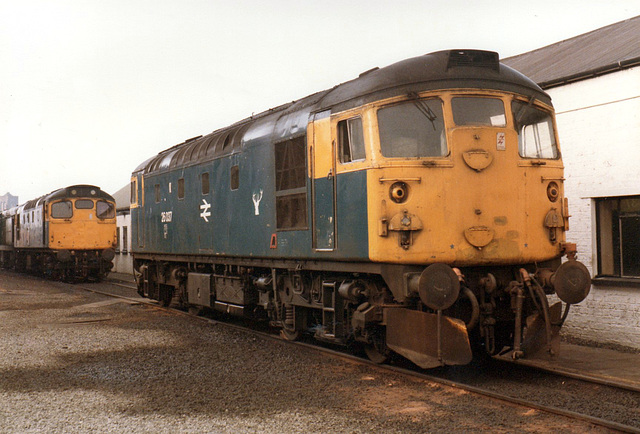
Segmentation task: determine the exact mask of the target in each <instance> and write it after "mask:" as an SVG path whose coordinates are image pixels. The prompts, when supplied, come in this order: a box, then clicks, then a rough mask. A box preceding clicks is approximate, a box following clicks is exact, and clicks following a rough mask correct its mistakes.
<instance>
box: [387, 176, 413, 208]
mask: <svg viewBox="0 0 640 434" xmlns="http://www.w3.org/2000/svg"><path fill="white" fill-rule="evenodd" d="M389 196H390V197H391V200H392V201H394V202H395V203H403V202H405V201H406V200H407V197H408V196H409V187H408V186H407V184H405V183H404V182H402V181H398V182H394V183H393V184H391V187H390V188H389Z"/></svg>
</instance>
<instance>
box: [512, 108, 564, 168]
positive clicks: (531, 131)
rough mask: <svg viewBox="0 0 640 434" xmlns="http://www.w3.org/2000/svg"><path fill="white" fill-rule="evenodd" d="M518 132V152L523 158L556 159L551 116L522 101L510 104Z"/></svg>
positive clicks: (556, 149)
mask: <svg viewBox="0 0 640 434" xmlns="http://www.w3.org/2000/svg"><path fill="white" fill-rule="evenodd" d="M511 110H512V112H513V121H514V123H515V127H516V131H518V151H519V153H520V156H521V157H523V158H547V159H556V158H558V147H557V145H556V136H555V134H554V130H553V120H552V119H551V115H550V114H549V113H547V112H545V111H542V110H540V109H538V108H536V107H534V106H532V105H530V104H527V103H525V102H523V101H513V103H512V104H511Z"/></svg>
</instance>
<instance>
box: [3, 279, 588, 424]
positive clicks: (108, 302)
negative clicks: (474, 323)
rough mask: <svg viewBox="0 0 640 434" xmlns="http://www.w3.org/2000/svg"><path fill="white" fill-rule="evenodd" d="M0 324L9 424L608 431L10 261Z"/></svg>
mask: <svg viewBox="0 0 640 434" xmlns="http://www.w3.org/2000/svg"><path fill="white" fill-rule="evenodd" d="M82 286H87V285H86V284H83V285H82ZM91 286H93V287H94V288H96V289H103V288H106V287H108V286H109V284H108V283H102V284H92V285H91ZM119 291H120V292H122V291H123V290H122V288H120V289H119ZM129 295H131V296H133V295H135V291H130V294H129ZM0 330H1V331H0V433H35V432H38V433H39V432H46V433H89V432H91V433H94V432H116V433H123V432H127V433H128V432H135V433H243V432H246V433H255V432H259V433H292V432H296V433H328V432H349V433H369V432H385V433H406V432H447V433H448V432H471V431H492V432H514V431H522V432H551V431H553V432H581V433H582V432H585V431H587V432H601V431H600V430H598V429H595V428H593V427H590V426H585V425H582V424H576V423H575V422H572V421H569V420H567V419H564V418H561V417H556V416H550V415H547V414H542V413H539V412H537V411H534V410H529V409H526V408H523V407H518V406H512V405H507V404H505V403H503V402H500V401H495V400H492V399H488V398H485V397H481V396H477V395H475V394H470V393H467V392H463V391H460V390H457V389H452V388H448V387H445V386H442V385H438V384H435V383H429V382H425V381H423V380H418V379H413V378H408V377H405V376H402V375H399V374H392V373H388V372H385V371H382V370H379V369H377V368H375V367H370V366H365V365H361V364H358V363H356V362H351V361H345V360H344V359H342V358H338V357H334V356H331V355H325V354H320V353H318V352H316V351H314V350H312V349H308V348H303V347H295V346H292V345H288V344H286V343H283V342H277V341H274V340H272V339H266V338H261V337H257V336H255V335H252V334H249V333H246V332H243V331H240V330H235V329H230V328H227V327H225V326H224V325H221V324H215V323H210V322H209V323H207V322H203V321H197V320H195V319H194V318H190V317H188V316H184V315H180V314H176V313H172V312H168V311H164V310H160V309H156V308H154V307H150V306H147V305H142V304H138V303H131V302H128V301H125V300H122V299H113V298H109V297H106V296H104V295H100V294H95V293H91V292H87V291H84V290H82V289H81V288H80V287H79V285H76V286H74V285H69V284H65V283H60V282H51V281H45V280H41V279H38V278H36V277H33V276H24V275H19V274H15V273H13V272H8V271H5V270H0Z"/></svg>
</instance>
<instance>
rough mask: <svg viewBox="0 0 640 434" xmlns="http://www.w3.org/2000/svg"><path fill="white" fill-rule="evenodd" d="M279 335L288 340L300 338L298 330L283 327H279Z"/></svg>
mask: <svg viewBox="0 0 640 434" xmlns="http://www.w3.org/2000/svg"><path fill="white" fill-rule="evenodd" d="M280 336H282V337H283V338H285V339H286V340H288V341H297V340H298V339H300V331H299V330H289V329H286V328H284V327H283V328H282V329H280Z"/></svg>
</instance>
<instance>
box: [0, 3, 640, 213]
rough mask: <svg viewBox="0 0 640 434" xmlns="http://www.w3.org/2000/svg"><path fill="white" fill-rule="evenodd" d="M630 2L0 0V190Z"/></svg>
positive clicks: (117, 181) (590, 20)
mask: <svg viewBox="0 0 640 434" xmlns="http://www.w3.org/2000/svg"><path fill="white" fill-rule="evenodd" d="M638 15H640V0H608V1H606V2H604V1H601V0H575V1H574V0H570V1H566V0H553V1H550V0H538V1H536V0H530V1H518V0H508V1H507V0H502V1H484V2H482V1H471V0H392V1H379V0H366V1H361V0H356V1H349V0H329V1H322V0H316V1H303V0H298V1H293V0H233V1H231V0H230V1H217V0H0V150H1V151H2V152H1V153H0V195H1V194H4V193H5V192H10V193H11V194H13V195H18V196H19V197H20V203H23V202H25V201H27V200H29V199H32V198H35V197H37V196H40V195H42V194H45V193H48V192H50V191H52V190H55V189H57V188H60V187H65V186H67V185H71V184H79V183H87V184H95V185H98V186H100V187H102V188H103V189H104V190H106V191H107V192H109V193H114V192H115V191H117V190H119V189H120V188H121V187H123V186H125V185H126V184H128V183H129V178H130V174H131V172H132V171H133V169H135V168H136V166H138V165H139V164H140V163H141V162H142V161H144V160H146V159H147V158H149V157H151V156H153V155H155V154H157V153H158V152H160V151H162V150H163V149H166V148H168V147H170V146H173V145H174V144H177V143H180V142H182V141H184V140H185V139H188V138H190V137H193V136H197V135H200V134H207V133H209V132H211V131H213V130H215V129H218V128H220V127H224V126H226V125H229V124H231V123H233V122H235V121H238V120H240V119H243V118H245V117H247V116H250V115H251V114H252V113H259V112H261V111H264V110H266V109H269V108H271V107H274V106H277V105H280V104H282V103H285V102H288V101H292V100H294V99H299V98H302V97H304V96H307V95H309V94H311V93H313V92H316V91H320V90H324V89H327V88H330V87H332V86H334V85H335V84H338V83H341V82H344V81H347V80H350V79H352V78H355V77H357V75H358V74H359V73H361V72H363V71H366V70H368V69H371V68H372V67H375V66H379V67H383V66H386V65H389V64H391V63H394V62H397V61H399V60H403V59H406V58H409V57H414V56H419V55H422V54H426V53H430V52H433V51H437V50H443V49H450V48H477V49H487V50H493V51H497V52H499V53H500V56H501V57H508V56H512V55H515V54H520V53H524V52H527V51H530V50H533V49H536V48H540V47H543V46H546V45H549V44H552V43H555V42H559V41H561V40H563V39H568V38H571V37H573V36H577V35H579V34H582V33H586V32H588V31H591V30H595V29H597V28H600V27H603V26H606V25H608V24H612V23H615V22H618V21H622V20H625V19H627V18H632V17H634V16H638ZM639 40H640V35H639ZM559 60H561V59H559Z"/></svg>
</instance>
